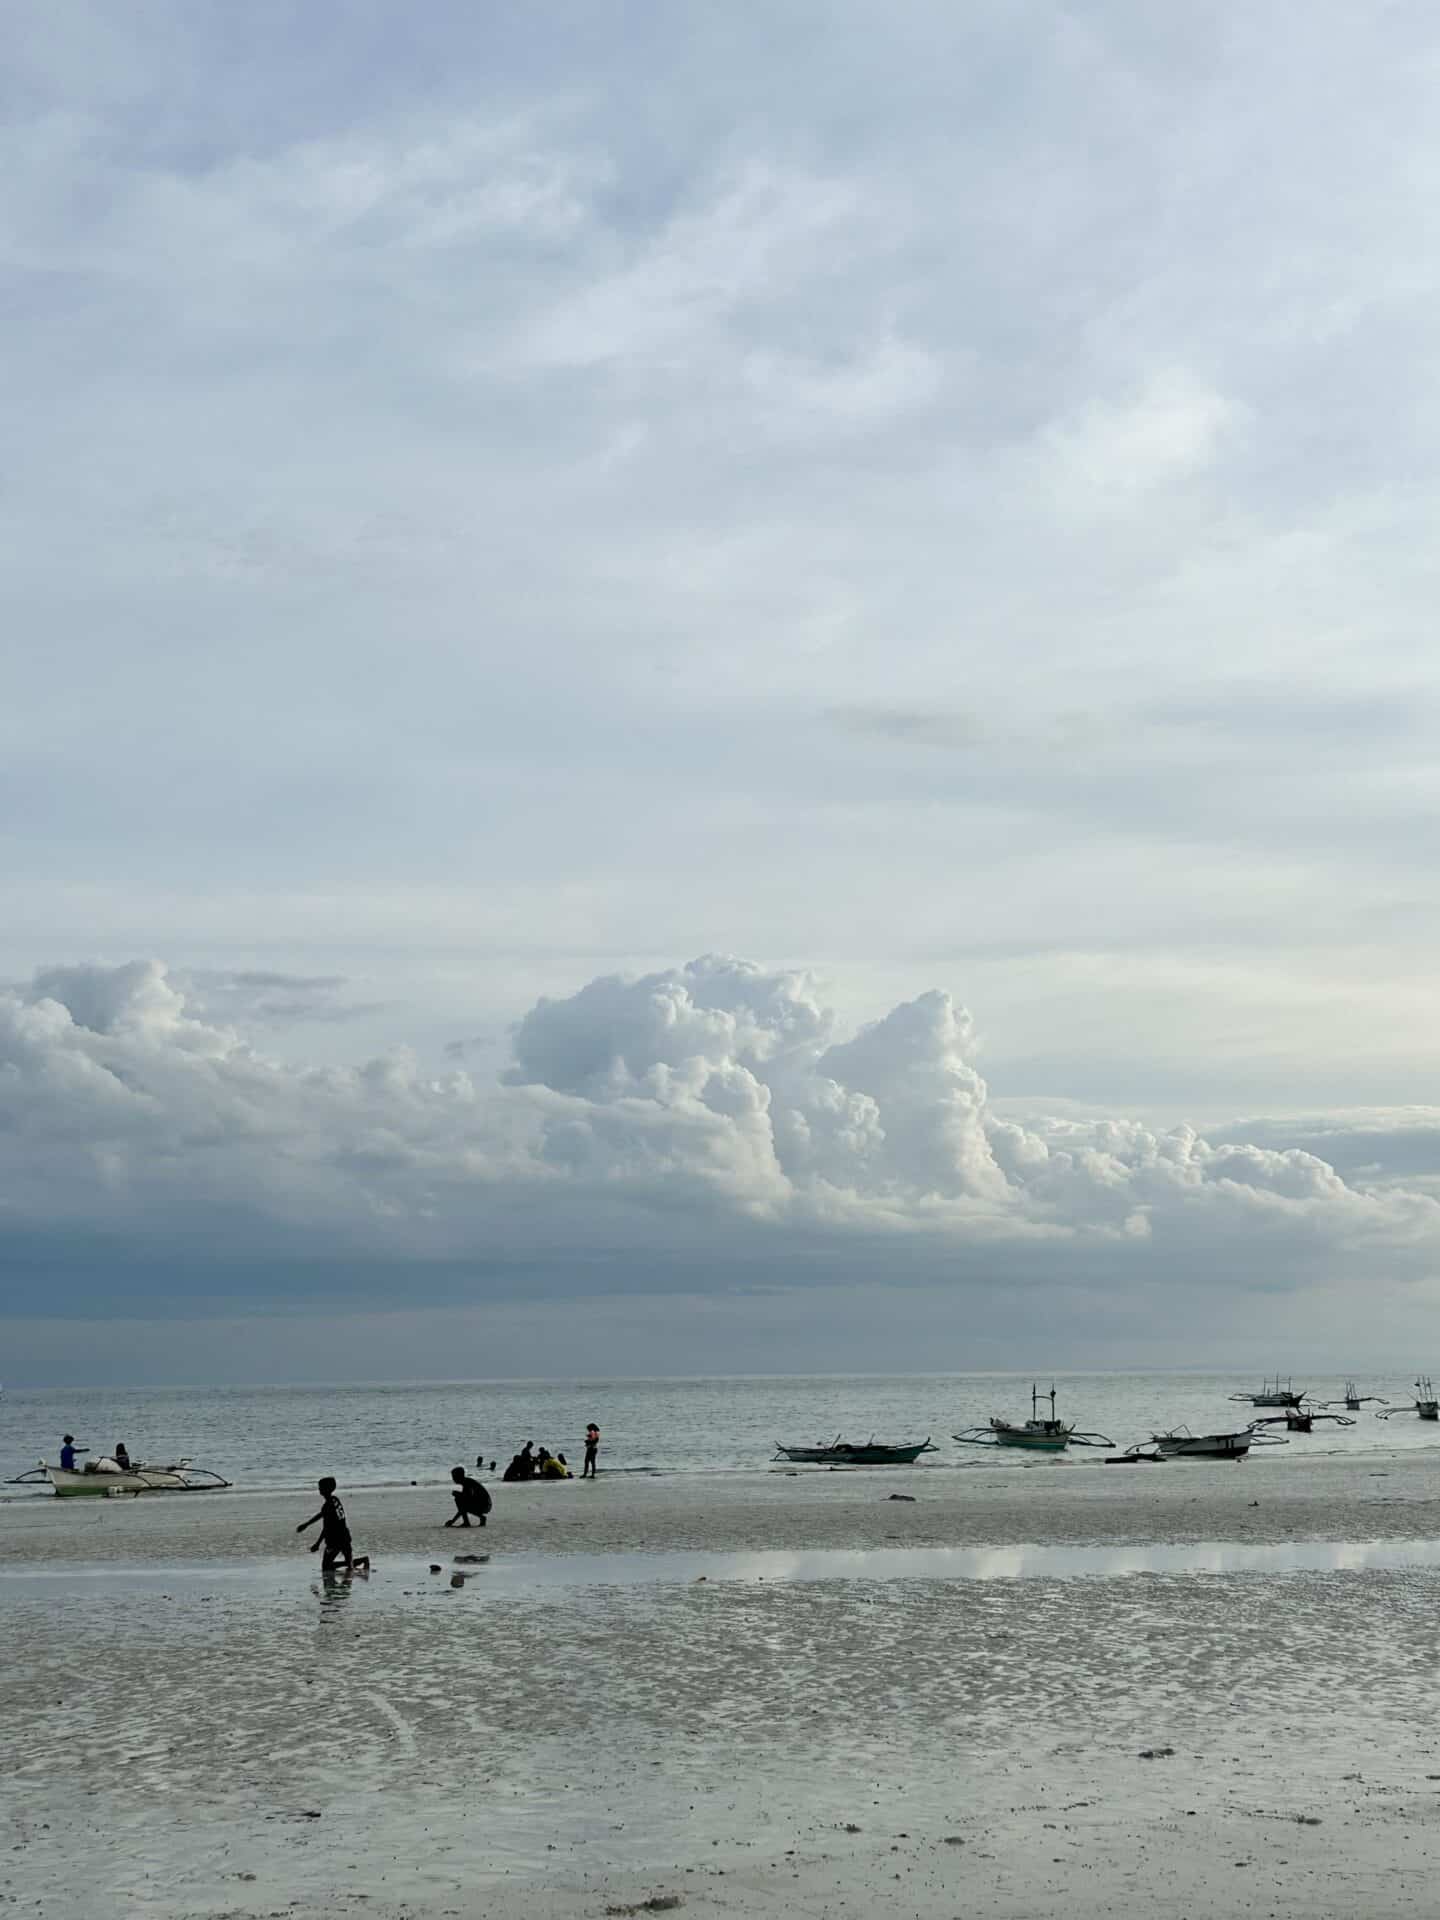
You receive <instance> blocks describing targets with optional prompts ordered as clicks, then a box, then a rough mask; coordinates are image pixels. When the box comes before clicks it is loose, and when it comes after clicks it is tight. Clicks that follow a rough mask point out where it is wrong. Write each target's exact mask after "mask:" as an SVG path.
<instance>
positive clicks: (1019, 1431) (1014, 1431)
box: [991, 1422, 1070, 1453]
mask: <svg viewBox="0 0 1440 1920" xmlns="http://www.w3.org/2000/svg"><path fill="white" fill-rule="evenodd" d="M991 1424H992V1426H993V1425H994V1423H993V1422H992V1423H991ZM994 1432H995V1444H996V1446H997V1447H1025V1448H1027V1449H1028V1450H1029V1451H1030V1452H1031V1453H1063V1452H1064V1451H1065V1449H1066V1447H1068V1446H1069V1444H1070V1436H1069V1434H1068V1433H1027V1432H1026V1431H1025V1429H1024V1428H1023V1427H1000V1426H996V1427H995V1428H994Z"/></svg>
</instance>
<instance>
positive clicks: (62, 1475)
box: [10, 1455, 230, 1500]
mask: <svg viewBox="0 0 1440 1920" xmlns="http://www.w3.org/2000/svg"><path fill="white" fill-rule="evenodd" d="M47 1481H48V1482H49V1484H50V1485H51V1486H52V1487H53V1488H54V1489H55V1493H56V1495H57V1496H58V1497H59V1498H60V1499H62V1500H68V1499H72V1498H74V1497H75V1496H76V1495H80V1494H88V1495H96V1494H98V1495H99V1496H100V1497H101V1498H104V1496H105V1495H106V1494H123V1493H218V1492H219V1491H220V1489H221V1488H223V1487H228V1486H229V1485H230V1482H229V1481H228V1480H222V1479H221V1477H220V1475H219V1474H218V1473H211V1472H210V1470H209V1468H208V1467H192V1466H191V1464H190V1462H189V1461H188V1460H175V1461H172V1462H170V1463H169V1464H168V1465H165V1466H159V1465H156V1464H153V1463H151V1462H149V1461H135V1462H133V1463H132V1464H131V1465H130V1466H128V1467H122V1466H121V1465H120V1463H119V1461H118V1460H112V1459H111V1458H110V1457H109V1456H108V1455H105V1456H102V1458H100V1459H99V1460H87V1461H86V1462H85V1465H84V1466H83V1467H75V1468H73V1469H72V1468H67V1467H52V1466H49V1465H48V1464H47V1463H46V1462H45V1461H44V1460H42V1461H41V1462H40V1464H39V1466H37V1467H32V1468H31V1470H30V1471H29V1473H22V1474H17V1475H16V1477H15V1479H14V1480H12V1481H11V1483H10V1484H11V1485H12V1486H16V1487H23V1486H43V1485H44V1484H45V1483H46V1482H47Z"/></svg>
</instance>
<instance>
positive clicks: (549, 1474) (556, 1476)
mask: <svg viewBox="0 0 1440 1920" xmlns="http://www.w3.org/2000/svg"><path fill="white" fill-rule="evenodd" d="M540 1471H541V1473H542V1474H543V1475H544V1476H545V1478H546V1479H547V1480H569V1479H570V1478H571V1473H570V1469H569V1467H567V1466H566V1464H565V1456H564V1454H561V1453H547V1454H546V1455H545V1457H544V1460H543V1461H542V1462H541V1466H540Z"/></svg>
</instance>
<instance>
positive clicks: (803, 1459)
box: [775, 1433, 939, 1467]
mask: <svg viewBox="0 0 1440 1920" xmlns="http://www.w3.org/2000/svg"><path fill="white" fill-rule="evenodd" d="M938 1451H939V1449H938V1448H937V1447H936V1446H935V1445H934V1443H933V1442H932V1441H931V1439H930V1436H929V1435H928V1434H927V1435H926V1436H925V1438H924V1439H923V1440H917V1441H916V1442H915V1443H914V1444H913V1445H911V1444H908V1443H907V1444H906V1445H904V1446H899V1447H891V1446H886V1445H885V1444H884V1443H883V1442H881V1441H879V1440H876V1439H874V1438H871V1439H869V1440H867V1441H866V1442H865V1443H864V1445H863V1446H862V1445H860V1444H859V1443H857V1442H856V1441H853V1440H842V1439H841V1438H840V1436H839V1434H838V1433H837V1434H836V1436H835V1438H834V1439H833V1440H831V1441H828V1442H827V1443H826V1444H825V1445H823V1446H819V1447H787V1446H786V1445H785V1443H784V1441H782V1440H777V1441H776V1442H775V1458H776V1459H777V1460H793V1461H795V1462H797V1463H798V1464H800V1465H804V1466H812V1467H913V1466H914V1464H915V1462H916V1461H917V1460H918V1459H919V1458H920V1455H921V1454H922V1453H937V1452H938Z"/></svg>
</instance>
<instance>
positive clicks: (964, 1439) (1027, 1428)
mask: <svg viewBox="0 0 1440 1920" xmlns="http://www.w3.org/2000/svg"><path fill="white" fill-rule="evenodd" d="M950 1438H951V1439H952V1440H957V1441H958V1442H959V1443H960V1445H961V1446H962V1447H1027V1448H1028V1449H1029V1450H1030V1452H1032V1453H1063V1452H1064V1451H1065V1449H1066V1447H1113V1446H1114V1444H1115V1442H1114V1441H1113V1440H1107V1439H1106V1438H1105V1435H1104V1434H1103V1433H1082V1432H1080V1430H1079V1429H1078V1428H1077V1427H1075V1426H1073V1425H1071V1426H1067V1425H1066V1424H1065V1422H1064V1421H1063V1420H1062V1419H1060V1418H1059V1416H1058V1415H1057V1414H1056V1412H1055V1389H1054V1387H1051V1389H1050V1413H1049V1417H1048V1418H1046V1416H1045V1415H1043V1414H1042V1413H1041V1411H1040V1389H1039V1387H1038V1386H1037V1385H1034V1384H1032V1385H1031V1388H1030V1418H1029V1419H1028V1420H1026V1421H1025V1422H1024V1423H1023V1425H1022V1424H1021V1423H1020V1422H1018V1421H1014V1420H1002V1419H1001V1418H1000V1416H999V1415H998V1414H994V1413H992V1414H991V1416H990V1419H989V1422H988V1424H987V1425H986V1426H983V1427H966V1429H965V1431H964V1432H963V1433H952V1434H951V1436H950Z"/></svg>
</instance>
